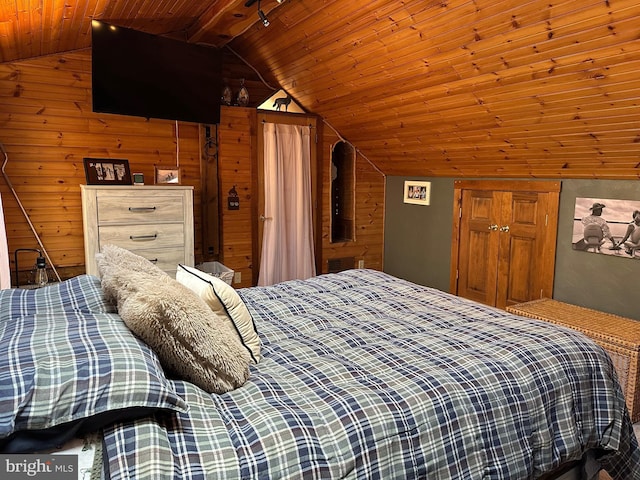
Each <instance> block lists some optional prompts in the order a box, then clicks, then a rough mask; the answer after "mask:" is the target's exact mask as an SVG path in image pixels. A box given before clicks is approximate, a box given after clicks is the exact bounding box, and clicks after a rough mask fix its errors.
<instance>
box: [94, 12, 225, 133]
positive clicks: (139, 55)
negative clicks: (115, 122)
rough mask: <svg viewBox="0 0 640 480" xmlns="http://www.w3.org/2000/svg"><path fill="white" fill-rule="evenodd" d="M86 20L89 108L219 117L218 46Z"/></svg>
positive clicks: (193, 118) (202, 119) (201, 119)
mask: <svg viewBox="0 0 640 480" xmlns="http://www.w3.org/2000/svg"><path fill="white" fill-rule="evenodd" d="M91 23H92V28H91V33H92V48H91V53H92V65H91V67H92V68H91V70H92V99H93V111H94V112H100V113H116V114H120V115H134V116H139V117H145V118H163V119H169V120H180V121H185V122H195V123H206V124H215V123H219V122H220V95H221V91H222V52H221V51H220V50H219V49H217V48H211V47H206V46H202V45H196V44H191V43H186V42H180V41H177V40H173V39H170V38H164V37H160V36H157V35H150V34H148V33H144V32H139V31H137V30H132V29H130V28H124V27H119V26H115V25H110V24H108V23H105V22H99V21H95V20H94V21H93V22H91Z"/></svg>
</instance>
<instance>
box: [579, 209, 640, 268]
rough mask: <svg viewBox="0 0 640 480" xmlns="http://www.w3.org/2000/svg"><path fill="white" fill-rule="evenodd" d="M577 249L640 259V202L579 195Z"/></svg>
mask: <svg viewBox="0 0 640 480" xmlns="http://www.w3.org/2000/svg"><path fill="white" fill-rule="evenodd" d="M571 243H572V246H573V249H574V250H580V251H583V252H591V253H601V254H605V255H613V256H617V257H622V258H633V259H636V260H640V201H638V200H618V199H601V198H576V207H575V211H574V215H573V234H572V241H571Z"/></svg>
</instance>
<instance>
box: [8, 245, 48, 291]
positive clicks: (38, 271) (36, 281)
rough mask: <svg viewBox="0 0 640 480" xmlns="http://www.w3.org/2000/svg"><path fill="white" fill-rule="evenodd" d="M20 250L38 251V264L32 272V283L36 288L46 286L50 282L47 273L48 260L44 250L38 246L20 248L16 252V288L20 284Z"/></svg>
mask: <svg viewBox="0 0 640 480" xmlns="http://www.w3.org/2000/svg"><path fill="white" fill-rule="evenodd" d="M18 252H36V253H37V254H38V258H36V264H35V267H34V269H33V270H32V272H31V277H30V280H31V282H30V283H31V285H32V286H33V287H34V288H40V287H44V286H45V285H47V283H49V275H48V274H47V262H46V260H45V258H44V257H43V256H42V252H41V251H40V250H38V249H36V248H19V249H17V250H16V251H15V253H14V262H15V267H16V288H18V287H19V286H20V277H19V274H20V269H19V268H18Z"/></svg>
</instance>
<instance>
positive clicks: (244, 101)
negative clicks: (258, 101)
mask: <svg viewBox="0 0 640 480" xmlns="http://www.w3.org/2000/svg"><path fill="white" fill-rule="evenodd" d="M238 105H240V106H241V107H246V106H247V105H249V91H248V90H247V87H245V86H244V78H243V79H242V80H240V91H239V92H238Z"/></svg>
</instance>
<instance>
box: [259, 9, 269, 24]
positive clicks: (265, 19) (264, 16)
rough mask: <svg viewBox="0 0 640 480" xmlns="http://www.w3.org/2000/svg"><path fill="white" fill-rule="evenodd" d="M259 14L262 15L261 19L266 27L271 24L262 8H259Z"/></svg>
mask: <svg viewBox="0 0 640 480" xmlns="http://www.w3.org/2000/svg"><path fill="white" fill-rule="evenodd" d="M258 16H259V17H260V20H262V24H263V25H264V26H265V27H268V26H269V19H268V18H267V16H266V15H265V14H264V12H263V11H262V10H258Z"/></svg>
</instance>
